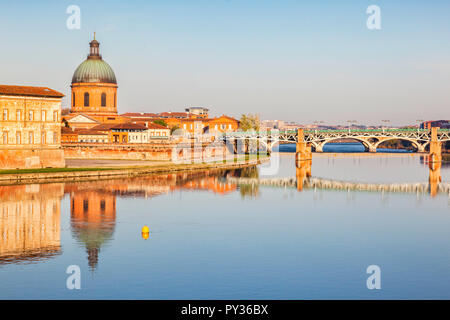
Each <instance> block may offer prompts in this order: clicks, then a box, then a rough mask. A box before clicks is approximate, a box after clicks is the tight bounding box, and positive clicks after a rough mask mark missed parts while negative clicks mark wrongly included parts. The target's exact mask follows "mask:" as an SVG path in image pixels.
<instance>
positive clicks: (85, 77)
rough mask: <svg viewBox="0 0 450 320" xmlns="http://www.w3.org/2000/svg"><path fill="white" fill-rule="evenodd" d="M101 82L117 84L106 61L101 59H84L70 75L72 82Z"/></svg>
mask: <svg viewBox="0 0 450 320" xmlns="http://www.w3.org/2000/svg"><path fill="white" fill-rule="evenodd" d="M78 82H103V83H115V84H117V80H116V75H115V74H114V71H113V69H112V68H111V67H110V66H109V64H108V63H106V62H105V61H103V60H102V59H89V58H88V59H86V60H85V61H83V63H82V64H80V65H79V66H78V68H77V69H76V70H75V73H74V74H73V77H72V83H78Z"/></svg>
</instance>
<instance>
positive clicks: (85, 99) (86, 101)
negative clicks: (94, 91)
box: [84, 92, 89, 107]
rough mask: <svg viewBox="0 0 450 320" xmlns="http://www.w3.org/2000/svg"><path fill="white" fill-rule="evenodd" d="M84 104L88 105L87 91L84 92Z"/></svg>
mask: <svg viewBox="0 0 450 320" xmlns="http://www.w3.org/2000/svg"><path fill="white" fill-rule="evenodd" d="M84 106H85V107H89V93H87V92H85V93H84Z"/></svg>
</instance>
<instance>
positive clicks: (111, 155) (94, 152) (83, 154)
mask: <svg viewBox="0 0 450 320" xmlns="http://www.w3.org/2000/svg"><path fill="white" fill-rule="evenodd" d="M63 149H64V157H65V158H66V159H87V160H89V159H92V160H99V159H102V160H155V161H171V160H173V159H177V160H187V159H203V158H211V157H217V156H224V155H225V156H229V155H231V153H230V150H229V149H228V148H227V147H226V146H224V145H222V144H213V145H211V144H198V145H197V144H195V145H193V144H187V143H184V144H177V143H149V144H117V145H112V144H97V143H85V144H80V143H76V144H70V143H68V144H63Z"/></svg>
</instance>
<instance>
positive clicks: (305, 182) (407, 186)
mask: <svg viewBox="0 0 450 320" xmlns="http://www.w3.org/2000/svg"><path fill="white" fill-rule="evenodd" d="M311 164H312V161H311V160H302V161H297V162H296V176H295V178H272V179H271V178H268V179H258V178H242V177H231V176H228V177H227V178H226V180H227V181H228V182H231V183H235V184H238V185H239V186H240V187H242V186H247V187H248V186H252V187H256V186H271V187H282V188H297V190H298V191H303V190H304V189H330V190H346V191H349V190H354V191H370V192H404V193H429V194H430V195H431V196H432V197H435V196H436V195H437V194H438V193H444V194H448V195H449V196H450V184H449V183H442V178H441V171H440V169H441V163H440V162H428V166H429V179H428V183H391V184H382V183H362V182H349V181H339V180H331V179H322V178H314V177H312V176H311Z"/></svg>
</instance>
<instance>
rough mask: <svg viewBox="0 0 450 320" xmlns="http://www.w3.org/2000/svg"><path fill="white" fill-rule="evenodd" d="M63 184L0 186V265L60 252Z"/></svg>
mask: <svg viewBox="0 0 450 320" xmlns="http://www.w3.org/2000/svg"><path fill="white" fill-rule="evenodd" d="M63 195H64V184H49V185H45V184H42V185H40V184H32V185H19V186H7V187H0V236H1V242H0V265H1V264H8V263H31V262H38V261H43V260H46V259H49V258H52V257H54V256H55V255H59V254H60V253H61V244H60V219H61V199H62V197H63Z"/></svg>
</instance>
